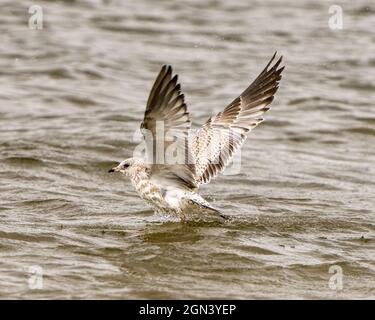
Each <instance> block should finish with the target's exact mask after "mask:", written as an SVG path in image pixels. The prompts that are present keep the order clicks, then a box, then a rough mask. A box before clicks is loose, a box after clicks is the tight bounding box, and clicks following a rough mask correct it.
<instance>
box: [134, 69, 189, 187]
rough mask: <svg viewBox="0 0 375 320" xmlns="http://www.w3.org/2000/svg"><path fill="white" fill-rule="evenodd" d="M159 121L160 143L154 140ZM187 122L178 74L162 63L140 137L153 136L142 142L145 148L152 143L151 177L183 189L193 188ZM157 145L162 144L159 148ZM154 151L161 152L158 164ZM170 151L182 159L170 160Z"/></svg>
mask: <svg viewBox="0 0 375 320" xmlns="http://www.w3.org/2000/svg"><path fill="white" fill-rule="evenodd" d="M159 124H160V125H162V127H163V129H164V132H162V136H161V137H162V139H163V141H162V144H161V141H157V140H158V138H159V137H160V133H157V130H159V129H160V126H159ZM190 125H191V121H190V116H189V113H188V111H187V106H186V103H185V97H184V95H183V94H182V93H181V86H180V84H179V83H178V76H177V75H175V76H172V67H171V66H166V65H164V66H163V67H162V68H161V70H160V73H159V75H158V76H157V78H156V80H155V83H154V85H153V87H152V89H151V91H150V95H149V98H148V101H147V105H146V111H145V115H144V119H143V122H142V124H141V130H142V132H143V133H144V138H145V139H148V138H149V137H151V138H152V139H153V141H152V143H146V148H147V146H150V145H151V146H152V150H147V157H148V159H147V160H148V163H150V164H151V176H152V179H154V180H158V181H165V182H166V183H168V184H176V185H179V186H184V187H187V188H195V187H196V180H195V165H194V163H193V162H194V161H193V160H192V155H191V154H190V150H189V148H188V143H187V141H188V134H189V130H190ZM144 130H149V131H150V132H151V135H149V134H145V132H144ZM172 144H173V145H172ZM160 145H162V146H163V148H162V150H160V147H159V146H160ZM157 152H162V153H163V154H162V155H161V160H162V161H161V163H160V162H159V163H158V160H160V155H157V154H156V153H157ZM173 152H177V154H179V155H182V156H183V159H182V161H180V160H181V159H180V158H178V157H177V159H178V162H172V163H170V162H169V161H170V159H172V158H173V157H172V156H171V154H170V153H173ZM174 159H176V157H175V158H174Z"/></svg>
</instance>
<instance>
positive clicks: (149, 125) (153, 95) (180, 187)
mask: <svg viewBox="0 0 375 320" xmlns="http://www.w3.org/2000/svg"><path fill="white" fill-rule="evenodd" d="M276 54H277V53H276V52H275V54H274V55H273V57H272V58H271V60H270V61H269V62H268V64H267V65H266V67H265V68H264V69H263V71H262V72H261V73H260V74H259V75H258V77H257V78H256V79H255V80H254V81H253V82H252V83H251V84H250V86H248V87H247V89H245V91H243V92H242V93H241V94H240V95H239V96H238V97H237V98H235V99H234V100H233V101H232V102H231V103H230V104H229V105H228V106H227V107H226V108H225V109H224V110H223V111H222V112H219V113H218V114H216V115H215V116H212V117H210V118H209V119H208V120H207V121H206V122H205V123H204V124H203V126H202V127H200V128H199V129H198V130H197V131H196V133H195V134H192V133H191V121H190V115H189V112H188V110H187V106H186V103H185V97H184V94H183V93H182V92H181V85H180V84H179V83H178V76H177V75H174V76H173V72H172V67H171V66H169V65H164V66H163V67H162V68H161V71H160V73H159V75H158V76H157V78H156V80H155V83H154V85H153V87H152V89H151V92H150V94H149V97H148V101H147V105H146V111H145V114H144V119H143V122H142V124H141V131H142V133H143V136H144V141H145V142H146V147H145V149H146V156H145V157H143V158H141V157H134V158H129V159H125V160H124V161H122V162H120V163H119V164H118V165H117V166H115V167H113V168H111V169H110V170H109V172H119V173H122V174H124V175H125V176H127V177H130V180H131V183H132V185H133V186H134V188H135V190H136V191H137V193H138V194H139V196H140V197H141V198H142V199H144V200H145V201H146V202H147V203H148V204H149V205H150V206H151V207H152V208H153V209H154V211H155V212H156V213H160V214H163V215H171V216H173V217H176V218H177V219H179V220H180V221H183V222H184V221H187V219H188V218H189V217H190V214H193V213H197V214H198V215H201V216H202V215H203V214H206V213H208V214H213V215H214V216H216V217H220V219H227V217H226V216H225V215H223V214H222V213H221V212H220V210H219V209H217V208H215V207H214V206H213V205H211V204H210V203H209V202H208V201H206V200H205V199H204V198H203V197H202V196H201V195H199V194H198V188H199V186H200V185H202V184H207V183H209V182H210V181H211V180H212V179H213V178H215V177H216V176H217V175H218V174H219V173H221V172H223V171H224V169H225V167H226V166H227V165H228V164H229V163H230V162H231V160H233V156H234V154H235V152H236V151H237V150H238V149H239V148H241V147H242V145H243V143H244V141H245V140H246V137H247V133H248V132H250V131H251V130H252V129H253V128H255V127H256V126H257V125H258V124H260V123H261V122H262V121H263V118H262V115H263V114H264V113H265V112H267V111H268V110H269V109H270V107H269V105H270V104H271V102H272V101H273V99H274V95H275V93H276V92H277V90H278V87H279V81H280V80H281V73H282V71H283V70H284V66H283V67H280V63H281V61H282V56H281V57H280V58H279V59H278V60H277V61H276V62H274V61H275V57H276ZM171 137H172V139H171ZM171 150H172V151H171ZM176 154H179V155H180V156H179V157H175V155H176ZM181 155H182V156H181ZM166 158H172V160H170V159H169V160H167V159H166ZM175 158H178V160H179V161H176V159H175ZM181 159H182V161H181Z"/></svg>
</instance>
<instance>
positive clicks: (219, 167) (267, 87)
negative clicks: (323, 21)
mask: <svg viewBox="0 0 375 320" xmlns="http://www.w3.org/2000/svg"><path fill="white" fill-rule="evenodd" d="M275 57H276V52H275V54H274V55H273V57H272V58H271V60H270V61H269V62H268V64H267V66H266V67H265V68H264V69H263V70H262V72H261V73H260V74H259V75H258V77H257V78H256V79H255V80H254V81H253V82H252V83H251V84H250V86H249V87H248V88H247V89H246V90H245V91H243V92H242V94H241V95H240V96H238V97H237V98H236V99H234V100H233V101H232V102H231V103H230V104H229V105H228V106H227V107H226V108H225V109H224V111H222V112H219V113H218V114H217V115H216V116H214V117H211V118H210V119H208V120H207V122H206V123H205V124H204V125H203V126H202V127H201V128H200V129H199V130H198V132H197V134H196V136H195V137H194V139H193V140H192V150H193V151H194V157H195V167H196V179H197V184H198V185H200V184H204V183H208V182H209V181H210V180H211V179H212V178H214V177H216V176H217V175H218V174H219V173H220V172H222V171H223V170H224V169H225V167H226V166H227V165H228V163H229V162H230V161H231V160H232V158H233V155H234V153H235V152H236V150H238V148H240V147H241V146H242V144H243V143H244V141H245V140H246V137H247V135H246V134H247V133H248V132H249V131H251V130H252V129H253V128H255V127H256V126H257V125H258V124H259V123H261V122H262V121H263V118H262V115H263V114H264V113H265V112H267V111H268V110H269V109H270V107H269V105H270V104H271V103H272V101H273V99H274V95H275V93H276V92H277V90H278V88H279V81H280V80H281V73H282V71H283V70H284V67H281V68H279V66H280V63H281V61H282V57H280V58H279V59H278V60H277V61H276V63H275V64H274V65H272V63H273V61H274V59H275ZM271 65H272V66H271Z"/></svg>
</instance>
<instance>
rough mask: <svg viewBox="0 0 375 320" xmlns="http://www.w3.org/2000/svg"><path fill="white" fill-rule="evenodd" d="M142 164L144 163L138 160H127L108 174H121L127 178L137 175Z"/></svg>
mask: <svg viewBox="0 0 375 320" xmlns="http://www.w3.org/2000/svg"><path fill="white" fill-rule="evenodd" d="M142 163H143V161H141V160H140V159H136V158H129V159H125V160H124V161H122V162H120V163H119V165H117V166H116V167H113V168H112V169H109V171H108V172H121V173H122V174H125V175H126V176H131V175H133V174H134V173H135V171H138V170H139V169H140V167H141V165H142Z"/></svg>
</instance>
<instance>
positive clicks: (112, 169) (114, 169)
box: [108, 167, 118, 173]
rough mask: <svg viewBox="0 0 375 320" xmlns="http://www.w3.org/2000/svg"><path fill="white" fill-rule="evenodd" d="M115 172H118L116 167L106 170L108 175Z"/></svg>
mask: <svg viewBox="0 0 375 320" xmlns="http://www.w3.org/2000/svg"><path fill="white" fill-rule="evenodd" d="M116 171H118V169H117V167H113V168H111V169H109V170H108V172H109V173H112V172H116Z"/></svg>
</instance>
